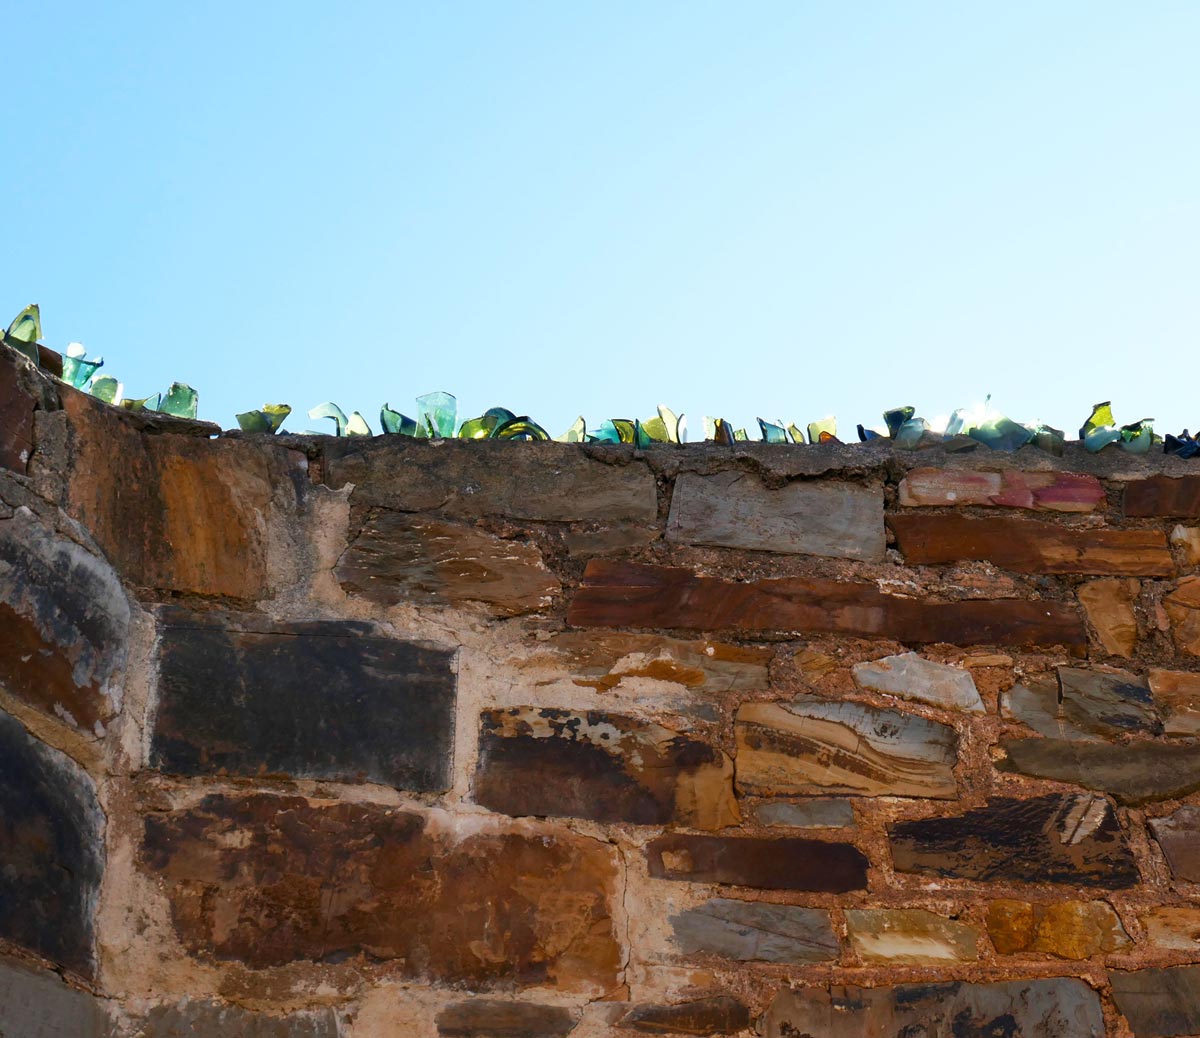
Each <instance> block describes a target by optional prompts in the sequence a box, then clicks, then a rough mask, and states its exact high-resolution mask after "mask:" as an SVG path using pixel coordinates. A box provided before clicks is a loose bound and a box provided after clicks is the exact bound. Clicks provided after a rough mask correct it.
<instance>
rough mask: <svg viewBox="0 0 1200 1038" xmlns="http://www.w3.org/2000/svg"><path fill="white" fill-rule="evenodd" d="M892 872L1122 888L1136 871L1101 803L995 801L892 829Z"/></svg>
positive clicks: (1092, 799)
mask: <svg viewBox="0 0 1200 1038" xmlns="http://www.w3.org/2000/svg"><path fill="white" fill-rule="evenodd" d="M888 836H889V838H890V839H891V845H892V860H893V862H894V864H895V866H896V870H897V871H898V872H919V873H925V874H930V875H935V876H946V877H949V878H952V879H970V880H979V881H983V882H989V881H992V880H997V881H1005V882H1012V883H1070V884H1072V885H1075V886H1081V887H1110V888H1113V889H1117V890H1120V889H1124V888H1126V887H1132V886H1134V885H1135V884H1136V883H1137V882H1138V870H1137V866H1136V864H1135V863H1134V860H1133V855H1132V854H1131V853H1130V851H1129V848H1128V846H1127V845H1126V843H1125V839H1124V837H1123V836H1122V835H1121V828H1120V825H1119V824H1118V822H1117V817H1116V813H1115V812H1114V811H1113V809H1112V805H1111V804H1110V803H1109V802H1108V801H1107V800H1105V799H1104V798H1102V797H1096V796H1090V795H1087V794H1081V795H1077V796H1057V795H1050V796H1042V797H1033V798H1031V799H1028V800H1017V799H1013V798H1011V797H993V798H991V799H989V800H988V802H987V806H986V807H979V808H974V809H973V810H970V811H966V812H964V813H963V814H960V815H953V816H950V817H946V818H922V819H918V820H916V821H911V822H898V823H896V824H895V825H893V826H892V827H891V828H890V829H889V831H888Z"/></svg>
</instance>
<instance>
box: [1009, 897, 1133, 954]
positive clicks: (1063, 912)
mask: <svg viewBox="0 0 1200 1038" xmlns="http://www.w3.org/2000/svg"><path fill="white" fill-rule="evenodd" d="M987 931H988V936H989V937H990V938H991V939H992V944H993V945H994V946H995V948H996V951H998V952H999V953H1000V954H1001V955H1017V954H1020V953H1022V952H1040V953H1042V954H1044V955H1054V956H1056V957H1057V958H1060V959H1088V958H1091V957H1092V956H1093V955H1101V954H1104V953H1107V952H1113V951H1119V950H1121V949H1123V948H1128V947H1129V946H1130V945H1131V944H1132V943H1133V942H1132V941H1130V939H1129V935H1128V934H1127V933H1126V932H1125V928H1124V927H1123V926H1122V925H1121V920H1120V918H1118V916H1117V913H1116V912H1114V911H1113V908H1112V905H1110V904H1109V903H1108V902H1107V901H1055V902H1052V903H1051V904H1048V905H1043V904H1033V903H1031V902H1029V901H1014V900H1010V899H1002V900H999V901H993V902H991V903H990V904H989V905H988V910H987Z"/></svg>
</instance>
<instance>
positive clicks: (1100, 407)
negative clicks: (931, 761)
mask: <svg viewBox="0 0 1200 1038" xmlns="http://www.w3.org/2000/svg"><path fill="white" fill-rule="evenodd" d="M1114 425H1116V419H1114V418H1113V413H1112V401H1111V400H1105V401H1104V402H1103V403H1101V404H1096V405H1095V406H1094V407H1093V408H1092V413H1091V415H1090V416H1089V417H1088V420H1087V421H1086V422H1084V423H1083V426H1082V427H1081V428H1080V430H1079V438H1080V439H1081V440H1085V441H1086V440H1087V438H1088V436H1089V434H1091V433H1093V432H1096V431H1097V430H1100V429H1106V428H1111V427H1112V426H1114ZM1109 442H1110V443H1111V442H1112V441H1111V440H1110V441H1109Z"/></svg>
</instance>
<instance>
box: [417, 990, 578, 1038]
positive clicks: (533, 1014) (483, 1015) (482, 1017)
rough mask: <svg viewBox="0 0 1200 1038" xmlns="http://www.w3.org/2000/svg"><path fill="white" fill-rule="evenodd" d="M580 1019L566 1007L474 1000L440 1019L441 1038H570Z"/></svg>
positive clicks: (449, 1010)
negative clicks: (568, 1037) (568, 1036)
mask: <svg viewBox="0 0 1200 1038" xmlns="http://www.w3.org/2000/svg"><path fill="white" fill-rule="evenodd" d="M577 1019H578V1018H577V1016H576V1014H575V1013H573V1012H572V1011H571V1010H570V1009H568V1008H566V1007H565V1006H543V1005H538V1004H537V1003H536V1002H501V1001H499V1000H498V999H491V998H473V999H471V1000H470V1001H467V1002H452V1003H451V1004H450V1005H448V1006H446V1007H445V1008H444V1009H443V1010H442V1011H441V1012H439V1013H438V1015H437V1028H438V1034H439V1035H440V1036H441V1038H566V1036H567V1035H568V1034H570V1033H571V1031H572V1030H573V1029H574V1027H575V1024H576V1022H577Z"/></svg>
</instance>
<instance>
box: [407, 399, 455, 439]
mask: <svg viewBox="0 0 1200 1038" xmlns="http://www.w3.org/2000/svg"><path fill="white" fill-rule="evenodd" d="M457 418H458V401H457V400H455V399H454V397H453V396H451V395H450V394H449V393H442V392H440V391H439V392H437V393H426V394H425V395H424V396H419V397H417V426H418V427H419V428H421V429H424V430H426V431H427V432H428V434H429V435H430V437H432V438H433V439H437V438H439V437H441V438H449V437H451V436H453V435H454V425H455V422H456V420H457Z"/></svg>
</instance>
